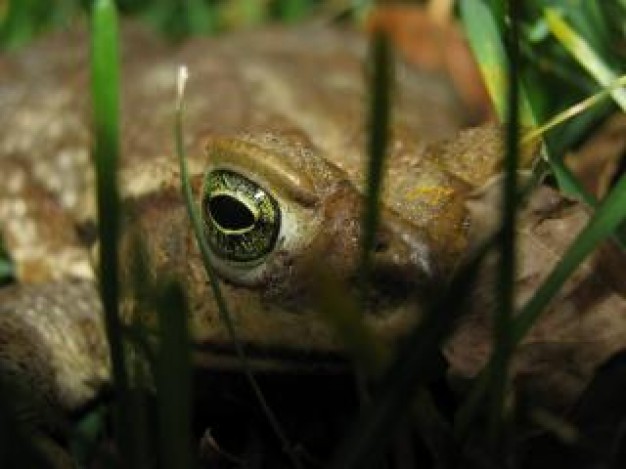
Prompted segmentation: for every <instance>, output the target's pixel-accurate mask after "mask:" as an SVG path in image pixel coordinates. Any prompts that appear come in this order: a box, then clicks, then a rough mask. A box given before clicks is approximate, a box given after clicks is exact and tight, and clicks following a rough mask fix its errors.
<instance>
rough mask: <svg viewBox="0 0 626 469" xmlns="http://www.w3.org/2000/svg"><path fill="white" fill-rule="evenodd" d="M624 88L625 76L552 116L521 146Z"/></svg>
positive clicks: (527, 137) (526, 136)
mask: <svg viewBox="0 0 626 469" xmlns="http://www.w3.org/2000/svg"><path fill="white" fill-rule="evenodd" d="M625 86H626V75H622V76H621V77H619V78H618V79H617V80H615V81H614V82H613V83H611V84H610V85H609V86H608V87H606V88H604V89H603V90H602V91H600V92H598V93H596V94H594V95H591V96H589V97H588V98H586V99H584V100H582V101H580V102H578V103H576V104H574V105H573V106H570V107H568V108H567V109H565V110H564V111H562V112H560V113H558V114H556V115H555V116H553V117H552V118H551V119H550V120H548V121H547V122H546V123H544V124H543V125H541V126H540V127H537V128H536V129H532V130H531V131H529V132H528V133H526V134H525V135H524V137H523V138H522V144H524V143H526V142H528V141H533V140H535V139H537V138H539V137H540V136H541V135H543V134H545V133H546V132H548V131H549V130H550V129H552V128H553V127H556V126H558V125H560V124H562V123H563V122H565V121H567V120H569V119H571V118H572V117H574V116H577V115H578V114H581V113H583V112H585V111H587V110H588V109H589V108H591V107H593V106H595V105H596V104H598V103H600V102H602V101H603V100H604V99H606V98H607V97H608V96H609V95H610V94H611V93H612V92H613V91H614V90H617V89H619V88H623V87H625Z"/></svg>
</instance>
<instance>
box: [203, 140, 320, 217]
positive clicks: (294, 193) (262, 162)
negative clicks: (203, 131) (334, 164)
mask: <svg viewBox="0 0 626 469" xmlns="http://www.w3.org/2000/svg"><path fill="white" fill-rule="evenodd" d="M205 150H206V153H207V156H208V158H209V161H210V163H211V164H213V165H220V166H221V165H229V164H232V165H235V166H238V167H240V168H250V167H251V166H253V167H254V170H255V171H256V172H258V173H259V174H260V175H262V176H263V177H265V178H266V179H267V181H268V182H269V183H271V184H276V185H277V186H280V187H283V188H284V189H285V190H286V191H287V193H288V195H289V196H291V197H292V198H293V199H294V200H296V201H298V202H300V203H301V204H303V205H305V206H308V207H310V206H313V205H315V203H317V202H318V200H319V198H318V195H317V194H316V192H315V190H314V187H313V183H312V182H311V180H310V179H309V178H308V177H307V176H306V175H305V174H297V173H295V172H293V171H289V170H288V169H286V168H285V162H284V159H282V158H280V157H279V156H278V155H277V154H276V153H274V152H270V151H267V150H265V149H263V148H261V147H259V146H257V145H254V144H252V143H249V142H244V141H241V140H237V139H233V138H226V137H212V138H210V139H209V140H208V141H207V143H206V146H205Z"/></svg>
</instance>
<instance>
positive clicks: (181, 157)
mask: <svg viewBox="0 0 626 469" xmlns="http://www.w3.org/2000/svg"><path fill="white" fill-rule="evenodd" d="M186 80H187V69H186V68H185V67H181V69H180V71H179V75H178V102H177V105H176V123H175V139H176V154H177V155H178V161H179V165H180V178H181V187H182V192H183V197H184V199H185V204H186V205H187V212H188V214H189V218H190V219H191V224H192V227H193V230H194V233H195V237H196V242H197V244H198V248H199V249H200V254H201V257H202V262H203V265H204V269H205V271H206V273H207V276H208V279H209V283H210V285H211V290H212V291H213V295H214V296H215V301H216V303H217V306H218V310H219V314H220V318H221V320H222V321H223V323H224V325H225V326H226V329H227V331H228V335H229V336H230V339H231V341H232V343H233V346H234V347H235V352H236V353H237V357H238V359H239V362H240V364H241V367H242V369H243V372H244V374H245V376H246V379H247V380H248V382H249V383H250V386H251V388H252V391H253V392H254V395H255V397H256V399H257V400H258V402H259V405H260V406H261V409H262V411H263V413H264V414H265V416H266V418H267V420H268V422H269V424H270V426H271V427H272V430H273V431H274V433H275V434H276V437H277V438H278V439H279V441H280V442H281V445H282V448H283V450H284V451H285V452H286V453H287V455H288V456H289V458H290V459H291V462H292V464H293V466H294V467H296V468H301V467H302V464H301V463H300V460H299V458H298V456H297V455H296V454H295V452H294V450H293V446H292V445H291V443H290V442H289V440H288V439H287V436H286V435H285V432H284V431H283V429H282V427H281V425H280V423H279V422H278V419H277V418H276V416H275V415H274V412H273V411H272V409H271V408H270V407H269V405H268V404H267V401H266V400H265V397H264V396H263V392H262V391H261V388H260V387H259V385H258V383H257V382H256V379H255V378H254V375H253V373H252V369H251V367H250V364H249V362H248V358H247V357H246V354H245V352H244V350H243V346H242V345H241V342H240V341H239V338H238V337H237V331H236V329H235V325H234V323H233V320H232V318H231V316H230V313H229V311H228V306H227V305H226V300H225V298H224V296H223V295H222V291H221V289H220V285H219V280H218V278H217V273H216V272H215V269H214V268H213V265H212V264H211V254H210V252H211V251H210V248H209V245H208V242H207V240H206V238H205V236H204V230H203V228H202V220H201V219H200V215H199V213H198V209H197V207H196V204H195V202H194V200H193V193H192V190H191V185H190V184H189V172H188V170H187V162H186V159H185V147H184V143H183V114H184V106H183V105H184V101H183V96H184V89H185V82H186Z"/></svg>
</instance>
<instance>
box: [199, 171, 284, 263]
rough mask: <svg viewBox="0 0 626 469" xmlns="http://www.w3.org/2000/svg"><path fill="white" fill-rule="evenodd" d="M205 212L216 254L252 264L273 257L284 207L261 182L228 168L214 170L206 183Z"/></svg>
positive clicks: (210, 244)
mask: <svg viewBox="0 0 626 469" xmlns="http://www.w3.org/2000/svg"><path fill="white" fill-rule="evenodd" d="M203 194H204V196H203V200H202V208H203V210H202V212H203V216H204V226H205V233H206V236H207V239H208V242H209V246H210V247H211V249H212V251H213V253H214V254H215V255H216V256H217V257H219V258H221V259H224V260H227V261H232V262H242V263H249V262H254V261H260V260H262V259H263V258H264V257H265V256H267V254H269V253H270V252H271V251H272V249H274V245H275V244H276V240H277V238H278V233H279V231H280V208H279V206H278V203H277V202H276V200H275V199H274V198H273V197H272V196H271V195H270V194H269V193H268V192H267V191H265V190H264V189H262V188H261V187H260V186H259V185H258V184H257V183H255V182H254V181H252V180H250V179H248V178H247V177H245V176H242V175H241V174H239V173H237V172H235V171H230V170H226V169H217V170H214V171H210V172H209V173H208V174H207V176H206V178H205V181H204V190H203Z"/></svg>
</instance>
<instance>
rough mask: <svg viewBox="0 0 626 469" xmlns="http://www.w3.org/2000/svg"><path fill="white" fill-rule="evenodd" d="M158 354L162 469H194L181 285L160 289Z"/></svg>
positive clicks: (185, 313) (188, 354) (188, 360)
mask: <svg viewBox="0 0 626 469" xmlns="http://www.w3.org/2000/svg"><path fill="white" fill-rule="evenodd" d="M156 291H160V292H162V293H160V294H158V300H157V302H156V308H157V312H158V316H159V354H158V365H157V373H156V377H157V380H156V384H157V401H158V412H159V441H160V443H159V453H160V458H159V466H160V467H163V468H171V469H175V468H178V467H184V468H192V467H194V465H195V464H194V461H193V457H192V453H191V446H190V445H191V441H192V437H191V351H190V345H189V330H188V328H187V317H188V311H189V308H188V306H187V301H186V298H185V294H184V292H183V290H182V288H181V286H180V284H178V283H174V282H166V283H165V285H164V286H161V287H160V288H157V289H156Z"/></svg>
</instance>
